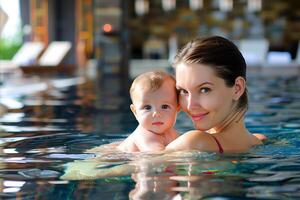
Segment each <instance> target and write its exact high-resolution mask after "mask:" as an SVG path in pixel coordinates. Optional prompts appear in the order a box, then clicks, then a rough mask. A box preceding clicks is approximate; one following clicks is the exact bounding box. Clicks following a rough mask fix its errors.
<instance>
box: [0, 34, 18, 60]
mask: <svg viewBox="0 0 300 200" xmlns="http://www.w3.org/2000/svg"><path fill="white" fill-rule="evenodd" d="M21 45H22V44H21V42H19V40H16V41H15V40H8V39H4V38H2V39H0V60H10V59H12V57H13V56H14V55H15V53H16V52H17V51H18V50H19V49H20V47H21Z"/></svg>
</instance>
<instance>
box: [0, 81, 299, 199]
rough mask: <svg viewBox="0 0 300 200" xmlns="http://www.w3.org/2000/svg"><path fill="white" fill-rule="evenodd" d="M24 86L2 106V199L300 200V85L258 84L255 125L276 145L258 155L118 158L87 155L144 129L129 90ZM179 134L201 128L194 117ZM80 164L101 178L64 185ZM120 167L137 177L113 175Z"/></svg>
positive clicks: (12, 90)
mask: <svg viewBox="0 0 300 200" xmlns="http://www.w3.org/2000/svg"><path fill="white" fill-rule="evenodd" d="M22 81H23V82H22ZM22 81H20V80H18V81H15V82H14V81H11V82H10V83H9V84H3V85H2V86H1V88H0V92H1V100H2V101H3V100H4V99H5V101H6V102H9V105H10V108H9V110H8V112H7V113H6V114H3V115H2V116H1V117H0V135H1V136H0V137H1V138H0V152H1V155H0V156H1V157H0V159H1V160H0V198H1V199H26V200H27V199H46V200H48V199H58V200H59V199H129V198H131V199H299V198H300V184H299V183H300V152H299V147H300V139H299V134H300V101H299V100H300V89H299V88H300V80H299V79H298V78H297V77H289V78H280V77H272V78H268V77H250V78H249V81H248V85H249V97H250V108H249V111H248V112H247V115H246V125H247V127H248V128H249V130H250V131H251V132H257V133H263V134H265V135H267V136H268V137H269V140H268V141H267V142H266V143H265V145H263V146H259V147H256V148H253V149H252V150H251V151H250V152H249V153H245V154H232V155H219V154H215V153H203V152H202V153H201V152H196V151H191V152H180V153H178V154H173V155H169V156H165V157H162V156H163V155H144V154H134V155H132V154H115V155H114V154H112V153H110V154H106V155H104V154H103V155H98V158H94V157H95V155H94V154H92V153H86V152H85V151H86V150H88V149H90V148H93V147H96V146H99V145H102V144H108V143H111V142H114V141H119V140H121V139H123V138H126V136H127V135H128V134H130V132H131V131H132V130H133V129H134V128H135V127H136V125H137V123H136V121H135V119H134V117H133V115H132V114H131V113H130V110H129V100H128V98H127V97H126V96H124V94H122V93H120V91H118V89H116V88H118V86H117V85H118V83H119V82H118V81H117V80H114V79H110V80H109V81H110V82H109V84H108V83H107V82H106V83H104V82H103V83H100V84H99V83H97V84H95V83H93V82H90V81H86V80H82V79H70V78H57V79H54V80H52V79H51V80H47V81H45V80H43V79H41V80H36V78H28V79H25V80H22ZM24 82H25V83H26V84H25V83H24ZM114 84H116V85H114ZM26 85H27V88H24V87H25V86H26ZM28 88H29V90H28ZM30 91H31V92H30ZM176 128H177V129H178V130H179V132H185V131H187V130H190V129H192V123H191V122H190V120H189V119H188V118H187V117H186V116H185V114H184V113H180V114H179V116H178V121H177V124H176ZM153 158H154V159H153ZM155 158H162V159H155ZM97 159H98V160H97ZM73 161H75V163H83V164H86V167H85V169H84V170H88V168H89V166H90V164H89V162H91V161H92V162H91V163H96V167H94V168H93V169H94V171H92V172H95V171H97V170H98V171H100V172H101V174H100V175H99V174H98V175H97V176H96V175H95V179H91V180H90V179H87V180H72V181H68V180H62V179H60V177H61V176H62V175H63V174H64V169H65V166H66V165H65V164H66V163H73ZM87 161H88V162H87ZM118 168H120V169H123V168H124V169H130V170H129V171H125V172H122V173H119V174H118V173H113V174H109V175H105V172H107V170H111V169H118ZM132 169H134V170H133V171H132ZM84 170H83V171H84ZM102 171H103V173H102ZM89 173H90V172H89ZM101 176H102V177H101Z"/></svg>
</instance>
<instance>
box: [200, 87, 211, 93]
mask: <svg viewBox="0 0 300 200" xmlns="http://www.w3.org/2000/svg"><path fill="white" fill-rule="evenodd" d="M210 90H211V89H210V88H201V89H200V92H201V93H208V92H209V91H210Z"/></svg>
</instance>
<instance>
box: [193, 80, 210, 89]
mask: <svg viewBox="0 0 300 200" xmlns="http://www.w3.org/2000/svg"><path fill="white" fill-rule="evenodd" d="M207 84H208V85H212V86H213V85H214V84H213V83H211V82H208V81H206V82H203V83H201V84H199V85H198V86H197V88H198V87H202V86H203V85H207Z"/></svg>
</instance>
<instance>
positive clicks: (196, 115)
mask: <svg viewBox="0 0 300 200" xmlns="http://www.w3.org/2000/svg"><path fill="white" fill-rule="evenodd" d="M207 114H208V113H203V114H195V115H193V114H191V117H192V119H193V120H194V121H198V120H201V119H203V118H204V117H205V116H206V115H207Z"/></svg>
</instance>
